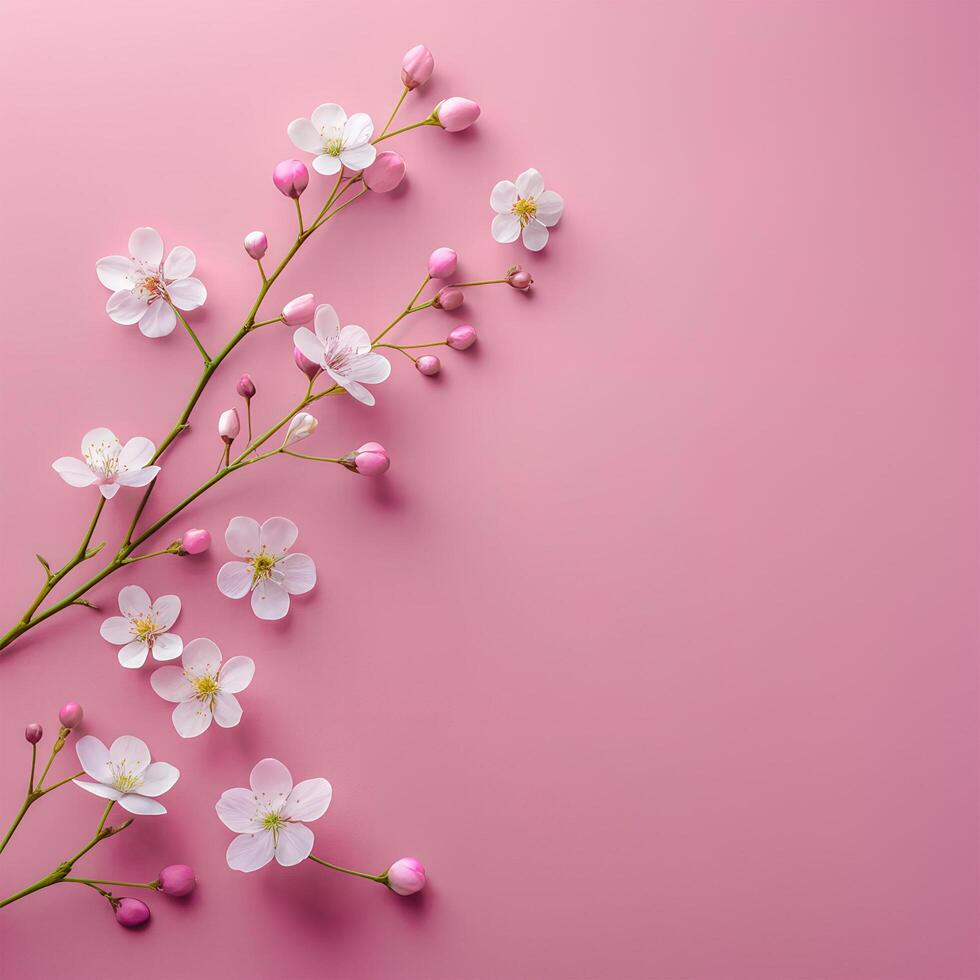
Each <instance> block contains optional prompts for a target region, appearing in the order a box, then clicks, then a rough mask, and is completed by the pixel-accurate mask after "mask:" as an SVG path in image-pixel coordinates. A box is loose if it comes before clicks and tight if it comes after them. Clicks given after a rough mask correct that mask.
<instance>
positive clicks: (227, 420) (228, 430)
mask: <svg viewBox="0 0 980 980" xmlns="http://www.w3.org/2000/svg"><path fill="white" fill-rule="evenodd" d="M241 431H242V423H241V421H240V420H239V418H238V409H237V408H229V409H228V411H227V412H222V413H221V415H220V416H219V418H218V435H219V436H221V438H222V439H224V441H225V442H227V443H228V445H229V446H230V445H231V444H232V443H233V442H234V441H235V439H236V437H237V436H238V433H239V432H241Z"/></svg>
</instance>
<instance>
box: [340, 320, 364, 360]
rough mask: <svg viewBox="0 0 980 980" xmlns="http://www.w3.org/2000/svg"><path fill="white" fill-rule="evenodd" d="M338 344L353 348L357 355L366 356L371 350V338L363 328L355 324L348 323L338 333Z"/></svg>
mask: <svg viewBox="0 0 980 980" xmlns="http://www.w3.org/2000/svg"><path fill="white" fill-rule="evenodd" d="M340 342H341V343H342V344H343V345H344V346H345V347H353V348H354V350H356V351H357V353H358V354H367V353H369V352H370V350H371V337H370V335H369V334H368V332H367V331H366V330H365V329H364V327H359V326H358V325H357V324H356V323H348V324H347V326H346V327H344V329H343V330H341V331H340Z"/></svg>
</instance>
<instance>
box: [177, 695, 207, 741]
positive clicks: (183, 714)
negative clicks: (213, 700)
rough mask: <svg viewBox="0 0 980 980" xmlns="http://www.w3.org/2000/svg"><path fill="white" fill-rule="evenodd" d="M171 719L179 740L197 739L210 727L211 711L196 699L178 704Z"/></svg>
mask: <svg viewBox="0 0 980 980" xmlns="http://www.w3.org/2000/svg"><path fill="white" fill-rule="evenodd" d="M171 717H172V719H173V723H174V728H175V729H176V730H177V734H178V735H179V736H180V737H181V738H197V736H198V735H202V734H204V732H206V731H207V730H208V729H209V728H210V727H211V711H210V709H209V708H208V707H207V705H205V704H204V703H203V702H201V701H198V700H197V698H194V699H193V700H191V701H183V702H181V703H180V704H178V705H177V707H176V708H174V713H173V715H172V716H171Z"/></svg>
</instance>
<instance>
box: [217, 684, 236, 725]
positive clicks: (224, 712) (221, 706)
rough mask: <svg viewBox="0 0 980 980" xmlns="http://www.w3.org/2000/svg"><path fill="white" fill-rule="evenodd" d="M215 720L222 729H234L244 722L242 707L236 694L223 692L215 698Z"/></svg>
mask: <svg viewBox="0 0 980 980" xmlns="http://www.w3.org/2000/svg"><path fill="white" fill-rule="evenodd" d="M214 720H215V721H216V722H217V723H218V724H219V725H220V726H221V727H222V728H234V727H235V725H237V724H238V723H239V722H240V721H241V720H242V706H241V705H240V704H239V703H238V698H236V697H235V695H234V694H225V693H224V691H222V692H220V693H219V694H218V695H217V696H216V697H215V699H214Z"/></svg>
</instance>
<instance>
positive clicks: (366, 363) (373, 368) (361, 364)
mask: <svg viewBox="0 0 980 980" xmlns="http://www.w3.org/2000/svg"><path fill="white" fill-rule="evenodd" d="M390 374H391V362H390V361H389V360H388V358H386V357H382V355H381V354H364V355H362V356H361V357H359V358H357V360H356V361H355V362H354V363H353V364H352V365H351V369H350V372H349V373H348V377H349V378H350V380H351V381H360V382H361V383H362V384H369V385H376V384H380V383H381V382H382V381H385V380H387V378H388V375H390Z"/></svg>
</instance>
